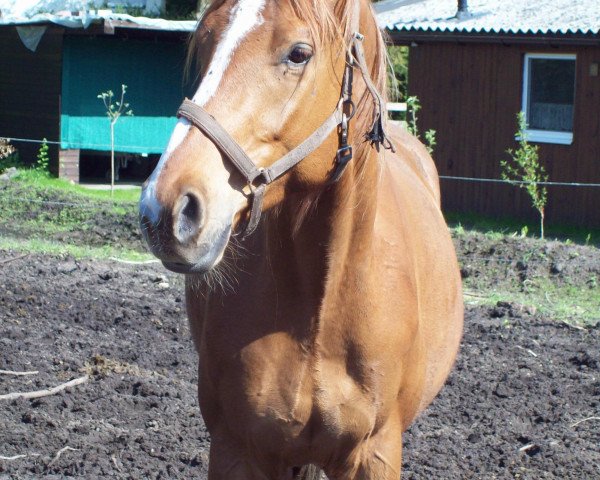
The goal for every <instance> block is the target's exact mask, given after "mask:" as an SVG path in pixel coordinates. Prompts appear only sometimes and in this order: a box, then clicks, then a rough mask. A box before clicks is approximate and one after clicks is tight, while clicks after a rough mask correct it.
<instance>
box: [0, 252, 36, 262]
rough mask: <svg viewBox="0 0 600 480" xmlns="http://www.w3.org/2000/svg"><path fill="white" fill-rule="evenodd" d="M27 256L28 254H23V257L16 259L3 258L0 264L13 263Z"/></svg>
mask: <svg viewBox="0 0 600 480" xmlns="http://www.w3.org/2000/svg"><path fill="white" fill-rule="evenodd" d="M27 255H29V254H28V253H24V254H23V255H18V256H16V257H12V258H5V259H3V260H0V263H8V262H14V261H15V260H19V259H20V258H25V257H26V256H27Z"/></svg>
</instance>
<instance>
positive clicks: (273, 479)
mask: <svg viewBox="0 0 600 480" xmlns="http://www.w3.org/2000/svg"><path fill="white" fill-rule="evenodd" d="M293 478H294V476H293V470H292V469H291V468H281V465H280V464H279V462H276V461H274V462H273V463H272V464H269V462H267V464H260V465H259V464H258V463H257V462H255V461H254V460H252V459H251V458H249V457H248V456H246V455H244V454H243V453H242V452H241V451H240V450H239V449H238V448H237V447H236V446H235V445H234V444H233V443H232V442H231V441H229V440H228V439H227V436H222V435H219V434H218V433H216V434H212V433H211V444H210V456H209V465H208V480H292V479H293Z"/></svg>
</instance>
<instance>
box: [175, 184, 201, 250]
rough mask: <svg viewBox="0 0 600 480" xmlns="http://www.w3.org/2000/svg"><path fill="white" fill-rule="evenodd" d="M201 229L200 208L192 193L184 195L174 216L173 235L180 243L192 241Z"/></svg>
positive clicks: (198, 199)
mask: <svg viewBox="0 0 600 480" xmlns="http://www.w3.org/2000/svg"><path fill="white" fill-rule="evenodd" d="M201 227H202V206H201V204H200V198H199V197H198V196H197V195H196V194H194V193H191V192H190V193H186V194H185V195H183V196H182V197H181V199H180V200H179V204H178V208H177V210H176V214H175V223H174V229H173V230H174V232H173V233H174V234H175V237H176V238H177V240H179V241H180V242H181V243H187V242H189V241H191V240H193V239H194V238H195V237H196V235H197V234H198V232H199V230H200V228H201Z"/></svg>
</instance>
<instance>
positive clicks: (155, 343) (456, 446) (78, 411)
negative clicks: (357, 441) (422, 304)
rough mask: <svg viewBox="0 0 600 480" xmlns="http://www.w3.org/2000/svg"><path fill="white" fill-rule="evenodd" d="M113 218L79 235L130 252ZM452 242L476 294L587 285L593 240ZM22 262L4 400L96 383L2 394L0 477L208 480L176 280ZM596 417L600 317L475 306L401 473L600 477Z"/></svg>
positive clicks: (148, 272) (0, 363) (8, 307)
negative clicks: (574, 319) (569, 318)
mask: <svg viewBox="0 0 600 480" xmlns="http://www.w3.org/2000/svg"><path fill="white" fill-rule="evenodd" d="M120 221H122V219H121V220H120ZM104 223H106V225H104ZM113 223H114V222H113V220H111V219H110V218H108V219H106V222H104V220H103V221H102V222H99V223H98V224H97V225H96V227H95V228H94V229H91V230H90V231H89V232H87V233H85V234H84V235H82V236H81V237H77V238H78V241H81V242H87V243H91V244H102V243H103V242H107V241H109V243H113V242H114V243H115V244H123V243H125V244H127V246H129V244H131V245H135V242H137V241H138V239H137V235H138V234H137V232H136V231H135V227H134V225H135V219H134V218H131V219H129V220H127V221H126V222H124V225H125V227H124V228H123V229H121V230H122V231H123V233H120V230H119V228H118V227H117V226H115V225H114V224H113ZM96 230H98V231H96ZM1 233H2V229H0V234H1ZM5 233H6V232H5ZM8 233H12V232H8ZM89 235H92V236H94V238H87V236H89ZM455 241H456V245H457V249H458V251H459V257H460V259H461V265H462V270H463V277H464V278H465V282H467V283H468V284H469V285H470V286H471V287H472V288H476V287H478V286H480V287H482V288H493V287H494V286H495V285H498V286H505V285H507V286H512V287H515V285H517V286H518V285H524V284H526V282H527V281H529V280H531V279H539V278H543V279H549V280H552V281H553V282H555V283H557V284H560V283H561V282H565V283H570V284H572V283H573V282H575V284H576V285H578V286H579V288H582V289H590V290H594V289H596V288H597V285H596V284H595V283H594V282H595V280H594V278H595V279H598V278H599V277H600V253H599V252H598V250H597V249H595V248H593V247H578V246H566V245H564V244H559V243H556V242H544V243H543V242H539V241H533V240H523V239H518V238H509V237H505V238H501V239H495V240H494V239H491V238H490V237H489V236H484V235H479V234H469V235H459V236H457V238H456V239H455ZM19 257H20V254H18V253H16V252H11V251H0V262H1V263H0V369H3V370H18V371H22V370H38V371H39V373H38V374H36V375H32V376H26V377H15V376H11V375H4V374H0V395H1V394H4V393H8V392H15V391H30V390H36V389H43V388H48V387H52V386H55V385H58V384H60V383H62V382H65V381H68V380H70V379H73V378H77V377H79V376H81V375H83V374H84V373H87V374H89V375H90V380H89V381H88V382H87V383H84V384H82V385H79V386H77V387H73V388H71V389H70V390H66V391H63V392H61V393H59V394H56V395H53V396H47V397H43V398H41V399H36V400H13V401H4V400H0V457H2V458H0V479H5V478H11V479H12V478H70V477H84V478H105V477H114V478H140V479H142V478H144V479H145V478H200V479H203V478H206V469H207V459H208V456H207V454H208V448H209V445H210V438H209V435H208V433H207V431H206V429H205V427H204V424H203V422H202V418H201V416H200V412H199V409H198V404H197V399H196V379H197V375H196V368H197V356H196V354H195V352H194V349H193V346H192V342H191V340H190V333H189V329H188V326H187V322H186V319H185V313H184V311H183V310H184V307H183V301H182V279H181V277H179V276H176V275H174V274H170V273H167V272H166V271H165V270H164V269H163V268H162V267H161V266H160V265H159V264H148V265H128V264H123V263H118V262H115V261H95V260H76V259H73V258H71V257H68V256H45V255H39V254H29V255H27V256H24V257H22V258H19ZM490 272H491V273H490ZM598 310H599V320H600V305H599V309H598ZM599 417H600V322H598V323H596V324H595V325H592V326H591V327H589V328H585V329H580V328H574V327H572V326H569V325H567V324H565V323H562V322H558V321H555V320H552V319H549V318H545V317H543V316H542V315H541V314H540V313H539V312H534V311H532V310H531V309H528V308H523V307H521V306H520V305H518V304H516V303H510V302H505V303H500V304H498V305H493V306H489V307H484V306H470V307H468V308H467V311H466V322H465V335H464V340H463V343H462V348H461V351H460V354H459V357H458V360H457V364H456V368H455V369H454V371H453V373H452V374H451V376H450V378H449V379H448V382H447V385H446V387H445V388H444V389H443V391H442V393H441V394H440V395H439V397H438V398H437V399H436V400H435V401H434V403H433V405H432V406H431V407H430V408H429V409H428V410H427V411H426V412H425V413H424V414H423V415H422V416H421V417H420V418H419V419H418V420H417V421H416V422H415V423H414V424H413V425H412V427H411V428H410V429H409V430H408V431H407V432H406V434H405V436H404V443H405V450H404V468H403V478H406V479H433V480H435V479H486V480H487V479H508V478H521V479H531V480H533V479H536V480H537V479H592V478H600V420H599V419H598V418H599ZM65 447H70V449H66V450H62V453H61V454H60V455H58V453H59V452H61V449H65ZM15 456H19V457H18V458H12V459H6V457H9V458H10V457H15Z"/></svg>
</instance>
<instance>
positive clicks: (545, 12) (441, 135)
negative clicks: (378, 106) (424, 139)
mask: <svg viewBox="0 0 600 480" xmlns="http://www.w3.org/2000/svg"><path fill="white" fill-rule="evenodd" d="M459 7H460V8H459ZM375 8H376V11H377V12H378V20H379V22H380V26H382V27H384V28H385V29H386V30H387V32H388V34H389V37H390V39H391V41H392V42H393V43H394V44H396V45H407V46H409V47H410V50H409V85H408V91H409V94H410V95H416V96H418V98H419V99H420V101H421V105H422V110H421V112H420V117H419V127H420V129H421V130H422V131H425V130H428V129H434V130H436V132H437V146H436V148H435V152H434V159H435V161H436V163H437V166H438V170H439V172H440V174H441V176H442V180H441V181H442V192H443V206H444V208H445V209H446V210H447V211H455V212H474V213H479V214H484V215H488V216H502V217H513V218H518V219H533V218H536V213H535V211H534V210H533V208H532V207H531V204H530V200H529V198H528V197H527V195H526V194H525V192H523V190H522V189H518V188H516V187H515V186H512V185H507V184H503V183H494V182H493V181H490V180H497V179H500V178H501V167H500V161H501V160H502V159H507V158H508V155H507V153H506V150H507V149H508V148H513V149H514V148H516V147H517V143H516V140H515V132H516V114H517V112H519V111H523V112H524V113H525V115H526V119H527V123H528V124H529V129H528V132H527V136H528V140H529V141H530V142H531V143H534V144H538V145H539V146H540V158H541V160H542V162H543V163H544V164H545V167H546V170H547V172H548V174H549V180H550V181H551V182H558V183H564V184H585V185H583V186H581V185H579V186H578V185H562V184H560V185H550V186H548V197H549V198H548V206H547V220H548V222H549V223H554V224H567V225H575V226H581V227H595V228H597V227H600V209H598V205H600V188H599V187H598V184H600V113H599V112H600V72H599V65H600V9H599V8H598V4H597V0H580V1H578V2H573V1H572V0H531V1H523V0H503V1H501V2H498V1H496V0H469V1H468V2H467V0H459V1H458V2H457V1H456V0H424V1H421V2H414V1H410V0H408V1H406V0H404V1H402V0H384V1H383V2H380V3H378V4H376V6H375ZM590 184H592V185H590ZM594 185H596V186H594Z"/></svg>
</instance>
